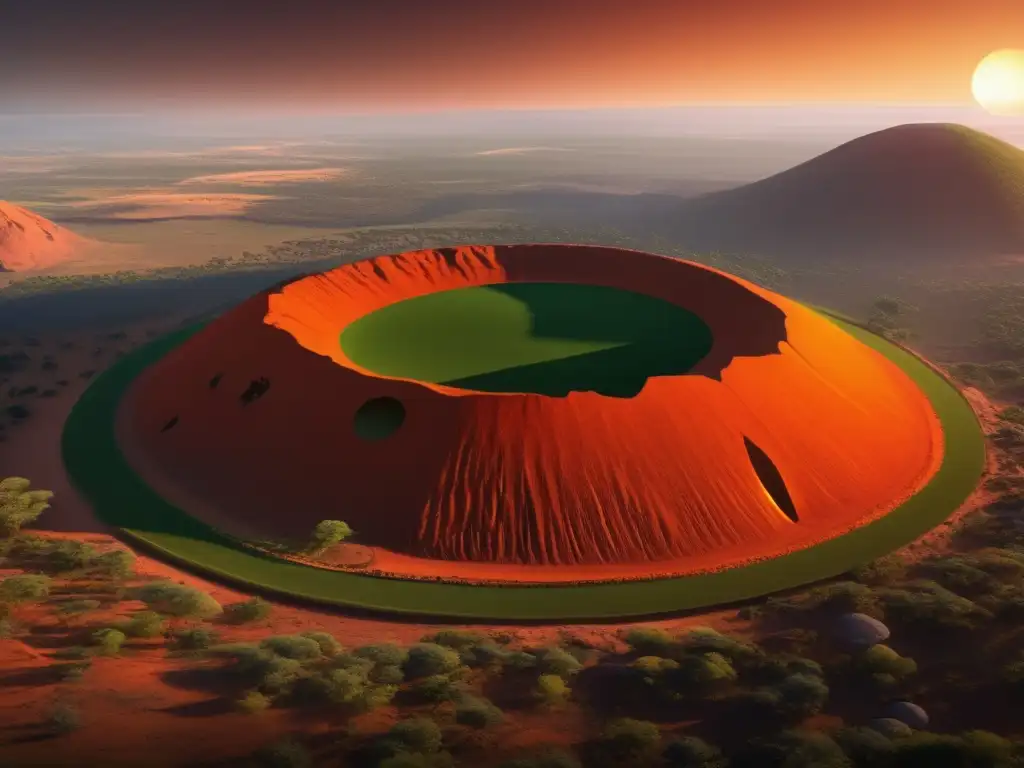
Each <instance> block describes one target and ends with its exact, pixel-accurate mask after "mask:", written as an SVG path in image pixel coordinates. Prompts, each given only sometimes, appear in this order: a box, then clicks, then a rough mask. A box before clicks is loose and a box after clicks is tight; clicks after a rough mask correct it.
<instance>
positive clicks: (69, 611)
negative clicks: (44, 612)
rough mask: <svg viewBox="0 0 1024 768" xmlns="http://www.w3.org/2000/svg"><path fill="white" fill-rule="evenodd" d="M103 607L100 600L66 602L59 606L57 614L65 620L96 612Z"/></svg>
mask: <svg viewBox="0 0 1024 768" xmlns="http://www.w3.org/2000/svg"><path fill="white" fill-rule="evenodd" d="M100 605H101V603H100V601H99V600H66V601H65V602H63V603H61V604H60V605H58V606H57V609H56V610H57V613H58V614H60V615H61V616H63V617H64V618H65V619H69V618H72V617H74V616H81V615H82V614H85V613H88V612H89V611H95V610H96V609H97V608H99V607H100Z"/></svg>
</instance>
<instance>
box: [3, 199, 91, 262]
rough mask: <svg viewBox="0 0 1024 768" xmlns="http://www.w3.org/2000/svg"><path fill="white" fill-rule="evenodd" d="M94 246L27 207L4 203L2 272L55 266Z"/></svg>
mask: <svg viewBox="0 0 1024 768" xmlns="http://www.w3.org/2000/svg"><path fill="white" fill-rule="evenodd" d="M92 244H93V241H92V240H88V239H86V238H84V237H81V236H80V235H76V234H75V233H74V232H72V231H70V230H68V229H65V228H64V227H61V226H59V225H57V224H54V223H53V222H52V221H50V220H49V219H45V218H43V217H42V216H39V215H38V214H35V213H32V211H30V210H28V209H27V208H22V207H21V206H19V205H14V204H13V203H7V202H4V201H3V200H0V272H22V271H26V270H36V269H46V268H47V267H53V266H56V265H57V264H60V263H61V262H64V261H67V260H68V259H70V258H73V257H74V256H75V255H76V254H78V253H79V252H80V251H82V250H83V249H85V248H86V247H87V246H89V245H92Z"/></svg>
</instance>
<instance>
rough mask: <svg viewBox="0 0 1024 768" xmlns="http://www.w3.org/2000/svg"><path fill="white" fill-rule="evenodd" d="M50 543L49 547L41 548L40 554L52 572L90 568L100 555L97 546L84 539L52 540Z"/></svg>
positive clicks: (47, 568)
mask: <svg viewBox="0 0 1024 768" xmlns="http://www.w3.org/2000/svg"><path fill="white" fill-rule="evenodd" d="M48 544H49V546H48V547H46V548H45V549H41V550H40V554H41V555H42V556H43V558H44V559H45V561H46V562H45V565H46V570H48V571H50V572H52V573H67V572H69V571H78V570H82V569H84V568H89V567H91V566H92V565H94V564H95V561H96V558H97V557H99V553H98V552H97V551H96V548H95V547H93V546H92V545H90V544H87V543H86V542H84V541H77V540H74V539H71V540H68V539H65V540H57V541H50V542H48Z"/></svg>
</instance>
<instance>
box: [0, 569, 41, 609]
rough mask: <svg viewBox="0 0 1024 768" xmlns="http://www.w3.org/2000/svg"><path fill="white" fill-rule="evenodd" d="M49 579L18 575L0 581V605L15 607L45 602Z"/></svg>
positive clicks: (32, 575)
mask: <svg viewBox="0 0 1024 768" xmlns="http://www.w3.org/2000/svg"><path fill="white" fill-rule="evenodd" d="M50 584H51V582H50V579H49V577H48V576H40V575H37V574H30V573H24V574H18V575H16V576H8V577H7V578H6V579H4V580H3V581H0V603H9V604H12V605H17V604H19V603H32V602H37V601H40V600H45V599H46V598H47V597H49V595H50Z"/></svg>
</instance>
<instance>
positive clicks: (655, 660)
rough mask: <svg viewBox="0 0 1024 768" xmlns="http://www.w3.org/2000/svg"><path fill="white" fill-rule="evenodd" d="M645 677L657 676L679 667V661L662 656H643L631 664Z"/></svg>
mask: <svg viewBox="0 0 1024 768" xmlns="http://www.w3.org/2000/svg"><path fill="white" fill-rule="evenodd" d="M629 666H630V667H632V668H633V669H635V670H636V671H637V672H639V673H640V674H642V675H644V676H645V677H649V678H652V679H653V678H655V677H657V676H658V675H660V674H661V673H662V672H666V671H668V670H671V669H679V662H678V661H676V660H675V659H663V658H661V657H660V656H641V657H640V658H639V659H635V660H634V661H633V662H632V663H630V665H629Z"/></svg>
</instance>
